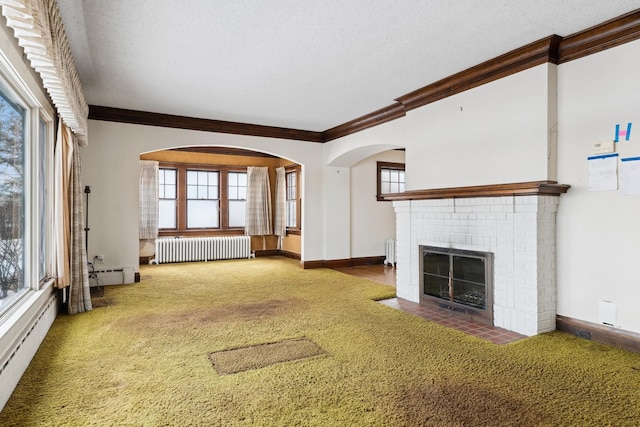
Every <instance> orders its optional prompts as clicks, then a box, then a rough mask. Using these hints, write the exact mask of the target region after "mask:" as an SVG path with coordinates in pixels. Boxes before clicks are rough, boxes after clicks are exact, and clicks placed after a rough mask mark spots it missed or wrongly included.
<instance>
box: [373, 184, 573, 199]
mask: <svg viewBox="0 0 640 427" xmlns="http://www.w3.org/2000/svg"><path fill="white" fill-rule="evenodd" d="M569 187H571V186H570V185H566V184H558V183H557V182H555V181H530V182H516V183H511V184H492V185H474V186H470V187H452V188H434V189H431V190H411V191H405V192H404V193H393V194H384V195H382V196H381V198H382V200H388V201H394V200H426V199H455V198H463V197H465V198H468V197H502V196H560V194H563V193H566V192H567V190H568V189H569Z"/></svg>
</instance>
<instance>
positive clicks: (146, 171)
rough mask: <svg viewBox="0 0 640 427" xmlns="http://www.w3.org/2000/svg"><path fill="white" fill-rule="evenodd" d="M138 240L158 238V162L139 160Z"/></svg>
mask: <svg viewBox="0 0 640 427" xmlns="http://www.w3.org/2000/svg"><path fill="white" fill-rule="evenodd" d="M139 194H140V195H139V197H140V202H139V203H140V240H154V239H156V238H157V237H158V162H156V161H154V160H140V180H139Z"/></svg>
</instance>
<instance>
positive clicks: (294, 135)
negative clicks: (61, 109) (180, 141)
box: [89, 105, 323, 142]
mask: <svg viewBox="0 0 640 427" xmlns="http://www.w3.org/2000/svg"><path fill="white" fill-rule="evenodd" d="M89 119H91V120H103V121H110V122H120V123H131V124H137V125H148V126H161V127H168V128H176V129H190V130H199V131H204V132H219V133H230V134H235V135H249V136H263V137H267V138H282V139H294V140H297V141H307V142H323V140H322V133H321V132H313V131H307V130H297V129H288V128H280V127H274V126H262V125H252V124H248V123H236V122H227V121H222V120H211V119H200V118H194V117H184V116H174V115H171V114H161V113H150V112H146V111H135V110H125V109H122V108H112V107H101V106H98V105H90V106H89Z"/></svg>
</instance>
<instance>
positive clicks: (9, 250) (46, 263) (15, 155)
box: [0, 67, 53, 322]
mask: <svg viewBox="0 0 640 427" xmlns="http://www.w3.org/2000/svg"><path fill="white" fill-rule="evenodd" d="M8 76H11V77H8ZM18 81H19V77H17V76H15V75H12V71H9V70H7V69H6V68H4V67H0V322H2V318H3V316H4V314H6V313H7V312H9V311H11V309H12V307H16V306H17V305H18V304H20V303H21V301H24V299H23V297H24V296H25V295H27V294H28V292H29V291H30V290H37V289H38V288H39V286H41V285H42V284H44V282H45V280H48V278H49V277H50V275H51V271H50V260H51V251H50V247H49V245H50V239H49V238H48V236H49V234H50V233H51V230H50V229H49V227H47V224H48V223H49V222H50V216H51V214H52V210H51V208H50V206H49V205H50V196H49V193H48V190H49V188H48V181H50V177H51V176H52V175H51V168H52V156H51V153H52V151H53V145H52V141H51V137H50V135H51V134H52V132H51V129H52V124H51V118H50V117H49V116H48V115H47V113H46V112H44V110H41V109H40V108H39V105H37V101H35V97H34V96H33V94H32V93H30V92H28V89H26V85H21V84H16V85H13V84H12V82H18ZM31 147H32V148H31ZM27 230H28V232H27Z"/></svg>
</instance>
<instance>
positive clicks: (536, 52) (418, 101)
mask: <svg viewBox="0 0 640 427" xmlns="http://www.w3.org/2000/svg"><path fill="white" fill-rule="evenodd" d="M561 40H562V38H561V37H560V36H555V35H554V36H550V37H547V38H544V39H542V40H538V41H537V42H533V43H530V44H528V45H526V46H523V47H521V48H519V49H516V50H513V51H511V52H508V53H505V54H504V55H500V56H498V57H496V58H493V59H491V60H489V61H486V62H483V63H482V64H479V65H476V66H474V67H471V68H468V69H466V70H464V71H461V72H459V73H456V74H453V75H451V76H449V77H446V78H444V79H442V80H439V81H437V82H435V83H432V84H430V85H428V86H425V87H423V88H420V89H418V90H414V91H413V92H410V93H408V94H406V95H403V96H401V97H399V98H397V99H396V101H398V102H400V103H402V105H403V106H404V108H405V111H410V110H413V109H415V108H419V107H422V106H424V105H427V104H430V103H432V102H435V101H439V100H441V99H444V98H447V97H449V96H452V95H455V94H457V93H460V92H464V91H466V90H469V89H472V88H474V87H477V86H481V85H483V84H486V83H489V82H492V81H494V80H499V79H501V78H503V77H506V76H509V75H511V74H515V73H518V72H520V71H523V70H526V69H528V68H532V67H535V66H537V65H540V64H544V63H547V62H551V63H556V64H557V62H558V59H557V54H556V52H557V47H558V45H559V44H560V41H561Z"/></svg>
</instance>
